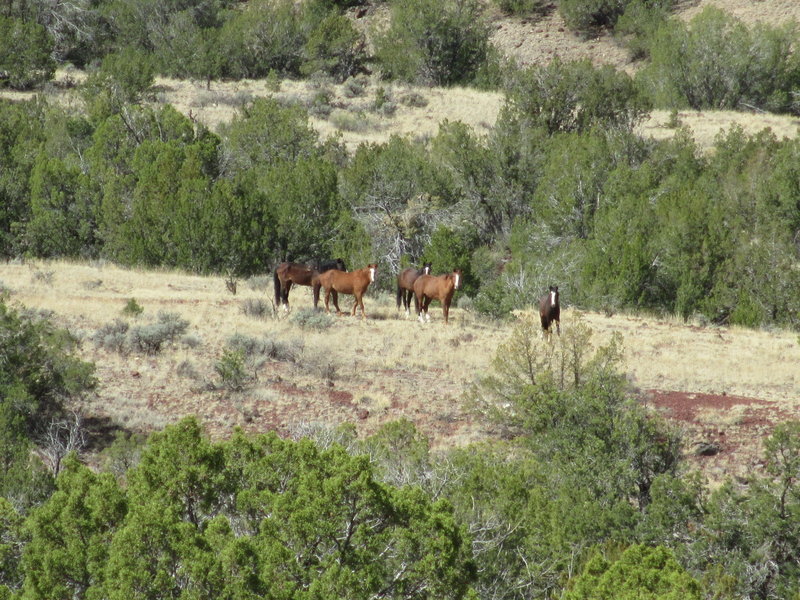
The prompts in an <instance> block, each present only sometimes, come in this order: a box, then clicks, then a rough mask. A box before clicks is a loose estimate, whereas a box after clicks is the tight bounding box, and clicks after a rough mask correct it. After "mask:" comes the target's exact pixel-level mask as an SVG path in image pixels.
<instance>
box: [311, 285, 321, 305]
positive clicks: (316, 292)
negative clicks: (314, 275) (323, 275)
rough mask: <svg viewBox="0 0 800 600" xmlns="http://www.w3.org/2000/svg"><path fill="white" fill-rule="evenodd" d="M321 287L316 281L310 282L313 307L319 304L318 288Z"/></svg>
mask: <svg viewBox="0 0 800 600" xmlns="http://www.w3.org/2000/svg"><path fill="white" fill-rule="evenodd" d="M321 287H322V284H321V283H320V282H319V281H317V282H316V283H312V284H311V289H312V290H313V291H314V308H315V309H316V308H317V305H318V304H319V290H320V288H321Z"/></svg>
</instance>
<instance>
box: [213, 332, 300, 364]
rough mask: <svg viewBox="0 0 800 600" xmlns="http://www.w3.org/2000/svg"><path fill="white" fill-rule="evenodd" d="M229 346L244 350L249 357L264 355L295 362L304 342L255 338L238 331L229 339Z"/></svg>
mask: <svg viewBox="0 0 800 600" xmlns="http://www.w3.org/2000/svg"><path fill="white" fill-rule="evenodd" d="M228 348H230V349H231V350H233V351H236V352H242V353H243V355H244V356H245V357H247V358H254V357H264V358H271V359H273V360H279V361H287V362H294V361H295V360H296V359H297V354H298V352H299V351H302V343H300V344H299V347H298V344H297V342H293V343H286V342H280V341H276V340H272V339H269V338H267V337H264V338H260V339H259V338H255V337H251V336H247V335H243V334H240V333H237V334H235V335H233V336H231V337H230V339H229V340H228Z"/></svg>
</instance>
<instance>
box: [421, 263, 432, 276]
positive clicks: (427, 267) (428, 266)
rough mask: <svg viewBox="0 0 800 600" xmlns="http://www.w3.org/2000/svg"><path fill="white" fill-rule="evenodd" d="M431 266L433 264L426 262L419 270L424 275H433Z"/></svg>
mask: <svg viewBox="0 0 800 600" xmlns="http://www.w3.org/2000/svg"><path fill="white" fill-rule="evenodd" d="M431 265H432V263H429V262H426V263H423V265H422V268H421V269H420V270H419V271H420V273H421V274H422V275H430V274H431Z"/></svg>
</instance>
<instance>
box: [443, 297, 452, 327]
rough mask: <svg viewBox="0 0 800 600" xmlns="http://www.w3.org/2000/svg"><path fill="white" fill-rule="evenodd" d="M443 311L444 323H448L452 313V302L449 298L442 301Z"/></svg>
mask: <svg viewBox="0 0 800 600" xmlns="http://www.w3.org/2000/svg"><path fill="white" fill-rule="evenodd" d="M442 313H444V324H445V325H447V318H448V316H449V315H450V302H449V301H447V300H444V301H443V302H442Z"/></svg>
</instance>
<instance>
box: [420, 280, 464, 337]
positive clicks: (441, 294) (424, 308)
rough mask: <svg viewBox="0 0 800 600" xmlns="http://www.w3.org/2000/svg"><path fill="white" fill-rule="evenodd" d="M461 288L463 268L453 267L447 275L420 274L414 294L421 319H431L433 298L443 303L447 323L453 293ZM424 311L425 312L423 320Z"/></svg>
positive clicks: (421, 320)
mask: <svg viewBox="0 0 800 600" xmlns="http://www.w3.org/2000/svg"><path fill="white" fill-rule="evenodd" d="M460 288H461V269H453V272H452V273H446V274H445V275H437V276H435V277H434V276H433V275H420V276H419V277H418V278H417V280H416V281H415V282H414V295H415V296H416V300H415V303H416V307H417V315H418V318H419V321H420V322H421V323H422V322H425V321H430V316H429V315H428V306H429V305H430V303H431V300H438V301H439V302H441V303H442V312H443V313H444V322H445V324H447V321H448V316H449V314H450V302H451V301H452V300H453V294H454V293H455V291H456V290H457V289H460ZM422 313H425V318H424V320H423V317H422Z"/></svg>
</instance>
